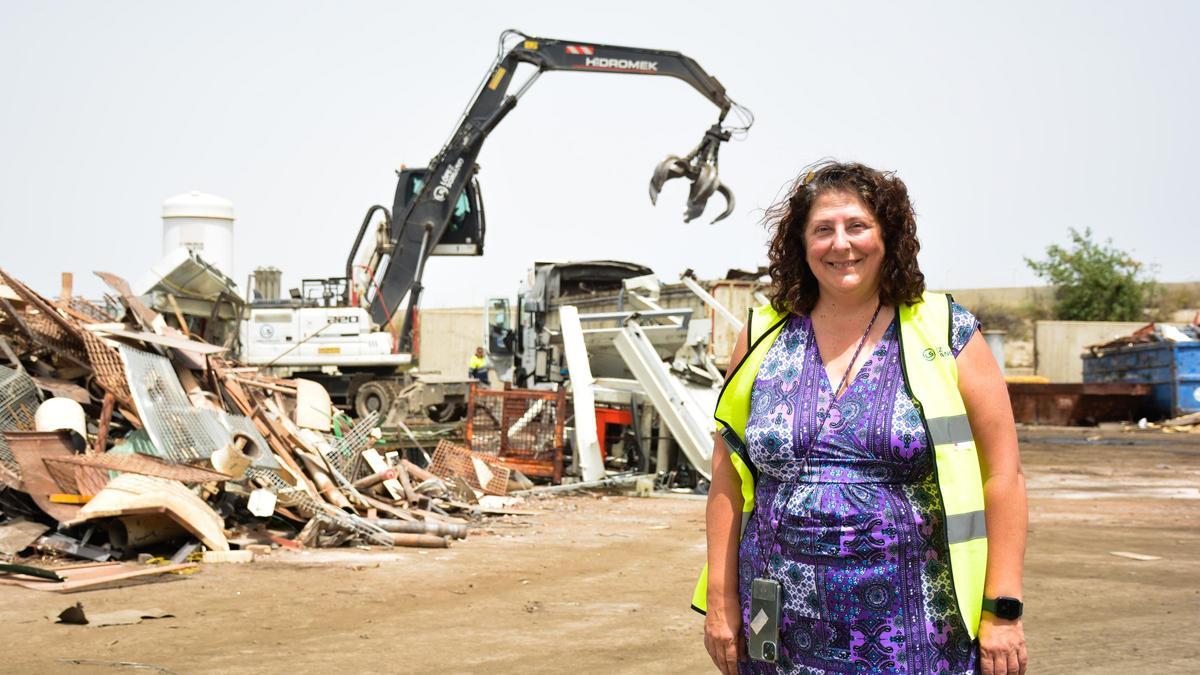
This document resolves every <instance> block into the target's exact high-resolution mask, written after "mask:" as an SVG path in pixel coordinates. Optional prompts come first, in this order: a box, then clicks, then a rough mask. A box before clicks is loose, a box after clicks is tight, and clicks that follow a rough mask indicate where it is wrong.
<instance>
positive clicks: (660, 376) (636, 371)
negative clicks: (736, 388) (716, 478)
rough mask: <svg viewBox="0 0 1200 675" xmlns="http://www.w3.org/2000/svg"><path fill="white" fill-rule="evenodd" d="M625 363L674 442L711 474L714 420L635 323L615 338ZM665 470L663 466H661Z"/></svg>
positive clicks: (697, 464)
mask: <svg viewBox="0 0 1200 675" xmlns="http://www.w3.org/2000/svg"><path fill="white" fill-rule="evenodd" d="M613 344H614V345H616V347H617V351H618V352H619V353H620V354H621V358H622V359H624V360H625V365H627V366H629V370H630V371H632V372H633V376H634V377H635V378H637V381H638V382H639V383H640V384H641V385H642V388H643V389H645V390H646V395H647V396H649V397H650V401H651V402H652V403H653V404H654V407H655V409H656V410H658V414H659V415H661V416H662V418H663V421H665V422H666V424H667V428H668V429H669V430H670V432H671V436H672V437H674V439H675V442H676V443H678V444H679V448H680V449H681V450H682V451H683V454H684V456H685V457H687V459H688V461H689V462H691V464H692V466H693V467H695V468H696V471H698V472H700V474H701V475H702V476H704V477H705V478H711V477H712V448H713V431H714V426H713V424H714V423H713V419H712V411H711V410H705V409H703V408H702V407H701V405H700V404H699V403H697V402H696V401H695V400H694V398H693V397H692V396H690V395H689V394H688V392H687V390H686V389H685V385H684V384H683V383H682V382H680V381H679V379H678V378H676V377H675V376H674V375H673V374H672V373H671V371H670V370H668V369H667V367H666V365H664V364H663V362H662V359H661V358H660V357H659V356H658V352H657V351H656V350H655V349H654V345H653V344H651V342H650V339H649V338H648V337H646V335H645V333H643V332H642V328H641V326H639V325H638V324H637V323H636V322H632V321H631V322H629V323H627V324H626V325H625V327H624V328H623V329H622V330H621V332H620V333H618V334H617V337H616V338H615V339H614V340H613ZM660 470H662V467H660Z"/></svg>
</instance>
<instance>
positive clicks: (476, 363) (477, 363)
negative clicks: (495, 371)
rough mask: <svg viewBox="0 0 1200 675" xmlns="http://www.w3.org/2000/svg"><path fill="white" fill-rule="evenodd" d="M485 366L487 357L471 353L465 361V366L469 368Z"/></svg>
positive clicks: (474, 368)
mask: <svg viewBox="0 0 1200 675" xmlns="http://www.w3.org/2000/svg"><path fill="white" fill-rule="evenodd" d="M485 366H487V359H485V358H484V357H482V356H474V355H472V356H471V360H470V361H469V362H468V363H467V368H470V369H471V370H479V369H480V368H483V367H485Z"/></svg>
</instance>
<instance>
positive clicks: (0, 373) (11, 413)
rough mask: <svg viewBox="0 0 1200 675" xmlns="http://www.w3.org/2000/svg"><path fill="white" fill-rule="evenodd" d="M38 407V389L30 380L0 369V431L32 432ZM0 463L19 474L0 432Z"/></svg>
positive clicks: (18, 372) (9, 370) (19, 373)
mask: <svg viewBox="0 0 1200 675" xmlns="http://www.w3.org/2000/svg"><path fill="white" fill-rule="evenodd" d="M37 406H38V398H37V388H36V387H35V385H34V384H33V379H32V378H30V377H29V375H27V374H26V373H25V372H24V371H20V370H15V369H13V368H8V367H6V366H0V431H33V416H34V413H36V412H37ZM0 464H3V465H4V468H6V469H8V470H9V471H10V472H11V473H13V474H15V475H16V476H18V477H19V476H20V475H21V469H20V467H19V466H18V465H17V460H16V458H15V457H13V454H12V451H11V450H9V448H8V441H7V440H5V439H4V434H3V433H0Z"/></svg>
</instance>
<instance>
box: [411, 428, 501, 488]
mask: <svg viewBox="0 0 1200 675" xmlns="http://www.w3.org/2000/svg"><path fill="white" fill-rule="evenodd" d="M429 472H430V473H432V474H433V475H435V476H438V477H440V478H450V477H452V476H458V477H460V478H462V479H464V480H466V481H467V483H468V484H470V486H471V487H473V488H475V489H476V490H483V491H484V492H487V493H489V494H493V495H503V494H507V493H508V477H509V474H511V473H512V470H511V469H509V468H508V467H506V466H504V465H503V464H501V463H500V462H498V461H497V460H496V458H494V457H489V456H488V455H483V454H477V453H473V452H471V451H470V450H467V449H466V448H464V447H462V446H461V445H455V444H453V443H451V442H450V441H439V442H438V445H437V449H435V450H434V451H433V463H432V464H430V465H429Z"/></svg>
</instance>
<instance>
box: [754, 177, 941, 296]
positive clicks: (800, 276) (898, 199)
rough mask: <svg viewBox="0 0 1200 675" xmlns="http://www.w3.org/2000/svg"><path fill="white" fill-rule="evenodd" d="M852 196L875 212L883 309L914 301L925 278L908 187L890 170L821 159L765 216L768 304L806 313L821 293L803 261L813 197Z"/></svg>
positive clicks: (804, 260)
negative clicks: (880, 244) (919, 262)
mask: <svg viewBox="0 0 1200 675" xmlns="http://www.w3.org/2000/svg"><path fill="white" fill-rule="evenodd" d="M831 191H837V192H848V193H850V194H853V195H857V196H858V198H859V199H861V200H862V202H863V204H864V205H865V206H866V207H867V208H868V209H870V210H871V212H872V213H874V214H875V219H876V220H877V221H879V225H880V228H881V229H882V234H883V245H884V256H883V267H882V269H881V270H880V284H879V300H880V301H881V302H883V303H884V304H887V305H893V306H897V307H898V306H900V305H903V304H910V303H914V302H916V301H917V300H919V299H920V298H921V294H922V293H924V292H925V275H924V274H922V273H921V268H920V267H918V266H917V252H918V251H920V250H921V244H920V242H918V241H917V221H916V216H915V214H914V212H913V206H912V202H911V201H910V200H909V198H908V187H907V186H905V185H904V181H902V180H900V179H899V178H897V177H896V174H895V172H892V171H877V170H875V169H872V168H871V167H869V166H865V165H863V164H858V163H842V162H835V161H833V160H823V161H821V162H818V163H816V164H813V165H812V166H809V167H806V168H805V169H804V171H803V172H801V174H800V176H799V177H798V178H797V179H796V180H795V182H793V183H792V185H791V187H790V188H789V189H788V195H787V197H786V198H785V199H783V200H782V201H780V202H778V203H777V204H775V205H774V206H772V207H771V208H770V209H768V210H767V213H766V218H765V220H766V222H767V224H768V226H769V227H770V230H771V244H770V247H769V248H768V251H767V256H768V260H769V262H770V265H769V266H768V268H767V269H768V271H769V272H770V275H771V279H772V287H771V290H770V292H769V295H770V298H771V304H772V305H773V306H774V307H775V309H776V310H779V311H787V312H793V313H797V314H808V313H809V312H811V311H812V309H813V307H814V306H816V304H817V297H818V296H819V295H820V289H819V288H818V287H817V278H816V277H815V276H813V273H812V270H811V269H809V267H808V261H807V259H806V257H805V245H804V228H805V226H806V225H807V224H808V213H809V210H810V209H811V208H812V205H813V203H814V202H815V201H816V199H817V197H818V196H820V195H821V194H823V193H825V192H831Z"/></svg>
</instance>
